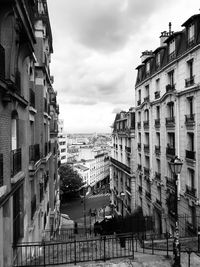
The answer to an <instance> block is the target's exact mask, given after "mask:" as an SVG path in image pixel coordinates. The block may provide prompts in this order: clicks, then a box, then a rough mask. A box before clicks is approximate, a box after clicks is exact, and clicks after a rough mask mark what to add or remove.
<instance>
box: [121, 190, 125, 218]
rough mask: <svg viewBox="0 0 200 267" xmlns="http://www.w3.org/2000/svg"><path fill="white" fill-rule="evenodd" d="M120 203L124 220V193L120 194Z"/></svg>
mask: <svg viewBox="0 0 200 267" xmlns="http://www.w3.org/2000/svg"><path fill="white" fill-rule="evenodd" d="M120 197H121V201H122V219H123V218H124V198H125V193H124V192H121V193H120Z"/></svg>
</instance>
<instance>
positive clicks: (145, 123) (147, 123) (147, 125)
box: [143, 120, 149, 129]
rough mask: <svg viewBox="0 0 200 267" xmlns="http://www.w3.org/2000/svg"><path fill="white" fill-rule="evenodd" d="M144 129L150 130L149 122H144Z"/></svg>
mask: <svg viewBox="0 0 200 267" xmlns="http://www.w3.org/2000/svg"><path fill="white" fill-rule="evenodd" d="M143 126H144V129H149V120H147V121H144V122H143Z"/></svg>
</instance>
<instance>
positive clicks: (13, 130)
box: [11, 110, 18, 150]
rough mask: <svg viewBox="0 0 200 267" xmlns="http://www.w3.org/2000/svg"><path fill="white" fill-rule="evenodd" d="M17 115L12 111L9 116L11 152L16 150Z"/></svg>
mask: <svg viewBox="0 0 200 267" xmlns="http://www.w3.org/2000/svg"><path fill="white" fill-rule="evenodd" d="M17 132H18V113H17V111H16V110H14V111H13V112H12V114H11V150H15V149H17V146H18V140H17V139H18V138H17Z"/></svg>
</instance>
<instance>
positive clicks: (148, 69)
mask: <svg viewBox="0 0 200 267" xmlns="http://www.w3.org/2000/svg"><path fill="white" fill-rule="evenodd" d="M149 74H150V62H147V63H146V75H149Z"/></svg>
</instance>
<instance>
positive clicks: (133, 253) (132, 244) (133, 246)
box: [132, 234, 134, 259]
mask: <svg viewBox="0 0 200 267" xmlns="http://www.w3.org/2000/svg"><path fill="white" fill-rule="evenodd" d="M132 256H133V259H134V238H133V234H132Z"/></svg>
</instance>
